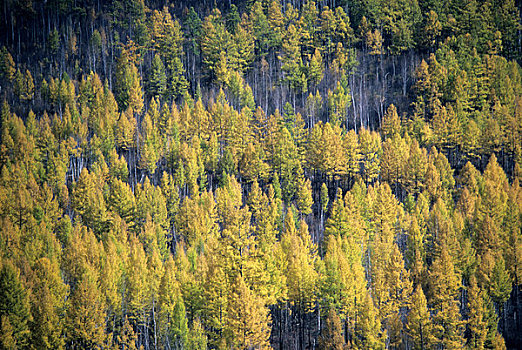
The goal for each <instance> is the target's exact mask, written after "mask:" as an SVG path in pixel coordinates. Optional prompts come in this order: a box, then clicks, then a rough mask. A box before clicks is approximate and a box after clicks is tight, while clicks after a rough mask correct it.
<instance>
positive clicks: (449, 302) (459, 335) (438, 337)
mask: <svg viewBox="0 0 522 350" xmlns="http://www.w3.org/2000/svg"><path fill="white" fill-rule="evenodd" d="M429 284H430V293H429V296H430V298H429V300H430V305H431V310H432V312H433V335H434V344H435V345H436V346H440V347H444V348H449V349H454V348H461V347H462V346H463V345H464V338H463V332H464V324H463V322H462V321H461V315H460V311H459V297H460V289H461V282H460V277H459V275H458V274H457V273H456V271H455V266H454V265H453V262H452V258H451V256H450V255H449V253H448V250H447V248H446V246H445V245H443V246H442V251H441V254H440V256H439V257H437V258H436V259H435V261H434V262H433V265H432V266H431V270H430V273H429Z"/></svg>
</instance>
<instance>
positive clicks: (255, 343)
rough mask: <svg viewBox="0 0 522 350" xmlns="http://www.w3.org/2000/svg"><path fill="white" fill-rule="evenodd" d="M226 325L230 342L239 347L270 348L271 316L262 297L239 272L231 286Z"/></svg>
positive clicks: (226, 334)
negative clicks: (249, 286)
mask: <svg viewBox="0 0 522 350" xmlns="http://www.w3.org/2000/svg"><path fill="white" fill-rule="evenodd" d="M229 299H230V300H229V302H228V310H227V313H228V315H229V317H228V320H227V324H226V326H225V336H226V337H229V339H230V340H229V344H230V345H231V346H233V347H234V348H236V347H237V348H238V349H268V348H270V346H269V342H268V339H269V337H270V327H269V326H270V316H269V315H268V308H267V307H266V306H265V304H264V301H263V299H262V298H261V297H259V296H257V295H256V294H255V293H254V292H253V291H252V290H251V289H250V288H248V286H247V285H246V283H245V281H244V279H243V277H242V276H241V275H240V274H238V275H237V276H236V278H235V281H234V283H233V284H232V286H231V290H230V295H229Z"/></svg>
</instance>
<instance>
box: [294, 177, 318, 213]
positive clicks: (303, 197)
mask: <svg viewBox="0 0 522 350" xmlns="http://www.w3.org/2000/svg"><path fill="white" fill-rule="evenodd" d="M313 203H314V201H313V199H312V185H311V183H310V180H304V179H302V178H299V180H298V183H297V208H298V209H299V211H300V212H301V214H302V215H309V214H310V213H312V205H313Z"/></svg>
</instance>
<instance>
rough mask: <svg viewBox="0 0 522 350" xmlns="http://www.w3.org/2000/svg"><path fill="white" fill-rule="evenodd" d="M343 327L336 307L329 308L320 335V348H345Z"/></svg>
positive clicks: (338, 349) (335, 349) (340, 349)
mask: <svg viewBox="0 0 522 350" xmlns="http://www.w3.org/2000/svg"><path fill="white" fill-rule="evenodd" d="M343 345H344V338H343V329H342V326H341V319H340V318H339V315H337V313H336V312H335V309H334V308H331V309H329V310H328V314H327V315H326V320H325V324H324V326H323V328H322V330H321V335H320V336H319V349H324V350H329V349H334V350H342V349H343V348H344V346H343Z"/></svg>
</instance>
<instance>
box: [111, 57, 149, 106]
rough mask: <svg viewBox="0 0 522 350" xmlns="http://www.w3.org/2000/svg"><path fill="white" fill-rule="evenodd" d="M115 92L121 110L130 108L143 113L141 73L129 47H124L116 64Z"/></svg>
mask: <svg viewBox="0 0 522 350" xmlns="http://www.w3.org/2000/svg"><path fill="white" fill-rule="evenodd" d="M114 94H115V97H116V101H118V106H119V107H120V111H122V112H123V111H126V110H127V108H130V110H131V111H132V112H133V113H137V114H139V113H141V110H142V109H143V91H142V89H141V82H140V75H139V73H138V69H137V68H136V66H135V62H133V60H132V59H131V54H130V52H128V51H127V49H122V51H121V54H120V57H119V58H118V62H117V64H116V73H115V81H114Z"/></svg>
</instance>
